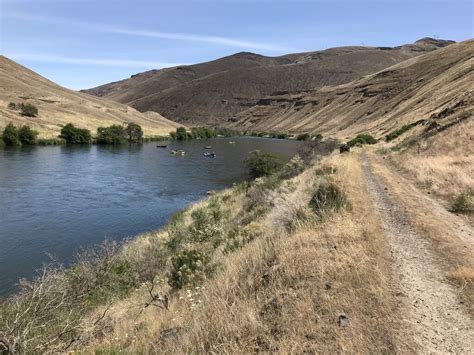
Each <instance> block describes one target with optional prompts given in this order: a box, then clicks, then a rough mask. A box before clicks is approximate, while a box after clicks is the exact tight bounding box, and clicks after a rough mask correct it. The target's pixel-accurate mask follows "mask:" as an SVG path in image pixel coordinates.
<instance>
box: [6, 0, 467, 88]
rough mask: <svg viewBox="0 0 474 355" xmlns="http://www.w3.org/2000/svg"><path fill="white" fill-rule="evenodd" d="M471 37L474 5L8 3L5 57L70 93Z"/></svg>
mask: <svg viewBox="0 0 474 355" xmlns="http://www.w3.org/2000/svg"><path fill="white" fill-rule="evenodd" d="M426 36H430V37H433V36H438V37H439V38H443V39H453V40H456V41H462V40H466V39H469V38H472V37H473V1H472V0H468V1H466V0H399V1H389V0H378V1H377V0H363V1H350V0H345V1H344V0H332V1H331V0H325V1H323V0H321V1H318V0H313V1H310V0H306V1H305V0H293V1H291V0H286V1H283V0H187V1H185V0H134V1H132V0H129V1H125V0H94V1H93V0H0V52H1V53H2V54H4V55H6V56H8V57H10V58H12V59H14V60H16V61H17V62H19V63H21V64H23V65H25V66H27V67H29V68H31V69H32V70H34V71H36V72H38V73H40V74H41V75H43V76H45V77H47V78H48V79H51V80H53V81H55V82H57V83H59V84H61V85H63V86H66V87H69V88H72V89H84V88H89V87H93V86H96V85H100V84H103V83H107V82H111V81H116V80H120V79H123V78H127V77H129V76H130V75H131V74H135V73H137V72H142V71H146V70H149V69H159V68H162V67H167V66H173V65H178V64H191V63H198V62H203V61H208V60H212V59H216V58H219V57H223V56H226V55H230V54H232V53H236V52H240V51H250V52H255V53H260V54H264V55H270V56H277V55H281V54H285V53H290V52H303V51H310V50H318V49H324V48H329V47H336V46H342V45H361V44H365V45H376V46H396V45H400V44H404V43H411V42H414V41H415V40H417V39H419V38H422V37H426Z"/></svg>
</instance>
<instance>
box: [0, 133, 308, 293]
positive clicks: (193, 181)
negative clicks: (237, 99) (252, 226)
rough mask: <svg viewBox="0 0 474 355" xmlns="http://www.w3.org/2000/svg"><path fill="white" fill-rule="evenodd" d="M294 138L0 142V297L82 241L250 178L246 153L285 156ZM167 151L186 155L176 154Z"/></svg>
mask: <svg viewBox="0 0 474 355" xmlns="http://www.w3.org/2000/svg"><path fill="white" fill-rule="evenodd" d="M231 140H233V141H235V144H230V143H229V141H231ZM158 144H167V145H168V147H167V148H166V149H161V148H157V147H156V146H157V145H158ZM205 146H212V149H211V150H205V149H204V148H205ZM300 146H301V143H300V142H295V141H289V140H278V139H265V138H253V137H239V138H232V139H229V138H214V139H209V140H192V141H187V142H163V143H161V142H160V143H156V142H153V143H146V144H142V145H132V146H128V145H123V146H100V145H92V146H52V147H32V148H20V149H0V296H5V295H7V294H9V293H11V292H13V291H14V290H15V284H16V283H17V281H18V279H19V278H21V277H26V278H30V277H32V275H34V270H36V269H38V268H39V267H41V265H42V264H43V263H45V262H48V261H51V259H53V260H55V261H57V262H60V263H64V264H67V263H68V262H70V261H71V260H72V259H73V256H74V254H75V253H76V252H77V251H78V250H79V249H80V248H81V247H90V246H93V245H96V244H99V243H100V242H101V241H102V240H104V239H105V238H111V239H116V240H121V239H123V238H125V237H129V236H134V235H137V234H139V233H143V232H146V231H150V230H154V229H157V228H159V227H161V226H163V224H165V223H166V221H167V219H168V218H169V217H170V216H171V215H172V214H173V213H175V212H177V211H179V210H180V209H182V208H184V207H185V206H186V205H188V204H189V203H191V202H194V201H197V200H199V199H201V198H203V197H205V196H206V192H207V191H209V190H217V189H222V188H225V187H229V186H232V184H233V183H234V182H239V181H242V180H244V179H246V178H247V173H246V168H245V158H246V156H247V154H248V152H250V151H252V150H255V149H261V150H266V151H272V152H275V153H277V154H279V155H280V156H281V157H282V158H283V159H285V160H288V159H289V158H291V157H292V156H293V155H294V154H296V153H297V150H298V148H299V147H300ZM171 149H183V150H185V151H186V154H185V155H184V156H173V155H171V154H170V150H171ZM204 151H214V152H216V158H214V159H210V158H205V157H204V156H203V152H204Z"/></svg>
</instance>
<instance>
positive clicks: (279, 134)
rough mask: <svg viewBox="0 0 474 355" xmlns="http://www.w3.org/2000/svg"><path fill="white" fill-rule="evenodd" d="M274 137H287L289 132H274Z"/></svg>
mask: <svg viewBox="0 0 474 355" xmlns="http://www.w3.org/2000/svg"><path fill="white" fill-rule="evenodd" d="M274 137H275V138H278V139H287V138H288V137H289V134H288V133H276V134H275V135H274Z"/></svg>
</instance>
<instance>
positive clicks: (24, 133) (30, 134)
mask: <svg viewBox="0 0 474 355" xmlns="http://www.w3.org/2000/svg"><path fill="white" fill-rule="evenodd" d="M37 137H38V132H36V131H35V130H33V129H31V127H30V126H27V125H25V126H22V127H21V128H20V129H19V130H18V138H19V139H20V142H21V144H24V145H34V144H36V138H37Z"/></svg>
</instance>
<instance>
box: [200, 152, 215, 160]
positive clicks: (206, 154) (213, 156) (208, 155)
mask: <svg viewBox="0 0 474 355" xmlns="http://www.w3.org/2000/svg"><path fill="white" fill-rule="evenodd" d="M203 155H204V156H205V157H206V158H212V159H213V158H215V157H216V153H214V152H210V153H208V152H204V154H203Z"/></svg>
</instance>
